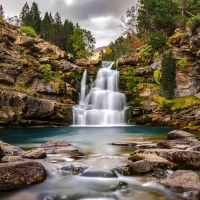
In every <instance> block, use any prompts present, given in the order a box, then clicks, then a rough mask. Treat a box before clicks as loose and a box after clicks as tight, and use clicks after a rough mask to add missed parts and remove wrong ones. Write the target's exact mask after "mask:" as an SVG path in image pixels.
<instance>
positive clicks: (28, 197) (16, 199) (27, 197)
mask: <svg viewBox="0 0 200 200" xmlns="http://www.w3.org/2000/svg"><path fill="white" fill-rule="evenodd" d="M22 199H23V200H37V198H36V197H35V196H33V195H32V194H29V193H27V192H20V193H17V194H15V195H13V196H11V197H10V198H9V199H8V200H22Z"/></svg>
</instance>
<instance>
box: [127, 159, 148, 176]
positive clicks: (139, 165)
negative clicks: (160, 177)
mask: <svg viewBox="0 0 200 200" xmlns="http://www.w3.org/2000/svg"><path fill="white" fill-rule="evenodd" d="M127 171H128V174H130V175H134V174H143V173H148V172H150V171H152V168H151V164H150V162H149V161H147V160H140V161H136V162H134V163H131V164H129V166H128V169H127Z"/></svg>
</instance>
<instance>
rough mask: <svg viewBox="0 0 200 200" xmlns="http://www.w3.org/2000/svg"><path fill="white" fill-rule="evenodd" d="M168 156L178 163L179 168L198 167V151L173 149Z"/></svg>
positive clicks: (199, 156) (199, 159) (199, 165)
mask: <svg viewBox="0 0 200 200" xmlns="http://www.w3.org/2000/svg"><path fill="white" fill-rule="evenodd" d="M169 158H170V160H171V161H172V162H175V163H176V164H178V168H179V169H200V152H195V151H175V152H172V153H170V155H169Z"/></svg>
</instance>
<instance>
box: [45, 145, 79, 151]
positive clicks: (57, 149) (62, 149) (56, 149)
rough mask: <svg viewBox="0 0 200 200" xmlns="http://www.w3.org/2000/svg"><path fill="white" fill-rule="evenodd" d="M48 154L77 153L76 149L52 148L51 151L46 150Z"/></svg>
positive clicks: (71, 147)
mask: <svg viewBox="0 0 200 200" xmlns="http://www.w3.org/2000/svg"><path fill="white" fill-rule="evenodd" d="M49 152H52V153H75V152H78V149H77V148H76V147H73V146H69V147H58V148H53V149H50V150H48V153H49Z"/></svg>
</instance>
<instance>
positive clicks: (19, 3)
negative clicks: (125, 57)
mask: <svg viewBox="0 0 200 200" xmlns="http://www.w3.org/2000/svg"><path fill="white" fill-rule="evenodd" d="M136 1H137V0H35V2H36V3H37V4H38V6H39V9H40V11H41V16H42V17H43V16H44V13H45V12H46V11H47V12H52V15H53V16H54V15H55V13H56V12H59V14H60V15H61V17H62V20H65V19H69V20H71V21H72V22H73V23H74V24H76V23H77V22H78V23H79V25H80V26H81V28H83V29H87V30H90V31H91V33H92V35H93V36H94V37H95V39H96V48H97V47H101V46H105V45H108V44H109V43H110V42H111V41H115V39H117V38H118V37H119V36H120V35H121V30H120V28H119V27H118V25H119V24H120V18H121V16H122V15H125V13H126V11H127V9H129V8H131V7H132V6H133V5H134V4H135V2H136ZM26 2H27V3H28V5H29V7H31V5H32V2H33V0H0V4H1V5H2V6H3V7H4V11H5V15H6V16H9V17H11V16H14V15H17V16H18V15H19V13H20V12H21V10H22V7H23V6H24V4H25V3H26Z"/></svg>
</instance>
